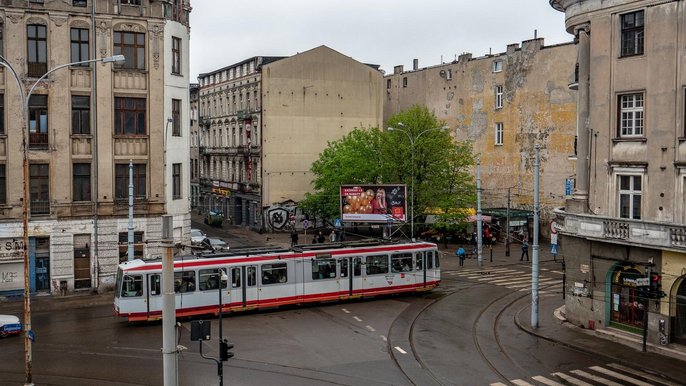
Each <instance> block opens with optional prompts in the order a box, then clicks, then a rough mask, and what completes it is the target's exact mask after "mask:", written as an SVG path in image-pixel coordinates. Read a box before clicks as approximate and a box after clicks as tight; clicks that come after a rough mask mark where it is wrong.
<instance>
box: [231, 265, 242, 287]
mask: <svg viewBox="0 0 686 386" xmlns="http://www.w3.org/2000/svg"><path fill="white" fill-rule="evenodd" d="M231 288H241V269H240V268H231Z"/></svg>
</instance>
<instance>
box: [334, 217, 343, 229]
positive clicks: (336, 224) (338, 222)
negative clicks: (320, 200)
mask: <svg viewBox="0 0 686 386" xmlns="http://www.w3.org/2000/svg"><path fill="white" fill-rule="evenodd" d="M333 226H335V227H336V228H340V227H342V226H343V221H341V219H340V218H337V219H336V220H334V222H333Z"/></svg>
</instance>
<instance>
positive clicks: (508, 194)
mask: <svg viewBox="0 0 686 386" xmlns="http://www.w3.org/2000/svg"><path fill="white" fill-rule="evenodd" d="M511 189H512V188H507V223H506V225H505V228H506V232H507V238H506V239H505V256H510V190H511Z"/></svg>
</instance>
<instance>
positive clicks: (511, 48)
mask: <svg viewBox="0 0 686 386" xmlns="http://www.w3.org/2000/svg"><path fill="white" fill-rule="evenodd" d="M518 49H519V43H513V44H508V45H507V54H508V55H512V54H514V53H515V51H517V50H518Z"/></svg>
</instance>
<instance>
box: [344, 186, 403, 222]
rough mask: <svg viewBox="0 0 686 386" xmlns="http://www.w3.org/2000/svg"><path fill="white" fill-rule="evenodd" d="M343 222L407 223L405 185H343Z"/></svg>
mask: <svg viewBox="0 0 686 386" xmlns="http://www.w3.org/2000/svg"><path fill="white" fill-rule="evenodd" d="M340 192H341V195H340V203H341V219H342V220H343V222H347V221H352V222H372V223H380V222H382V223H387V222H389V220H391V221H398V222H404V221H407V199H406V197H407V187H406V186H405V185H341V188H340Z"/></svg>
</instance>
